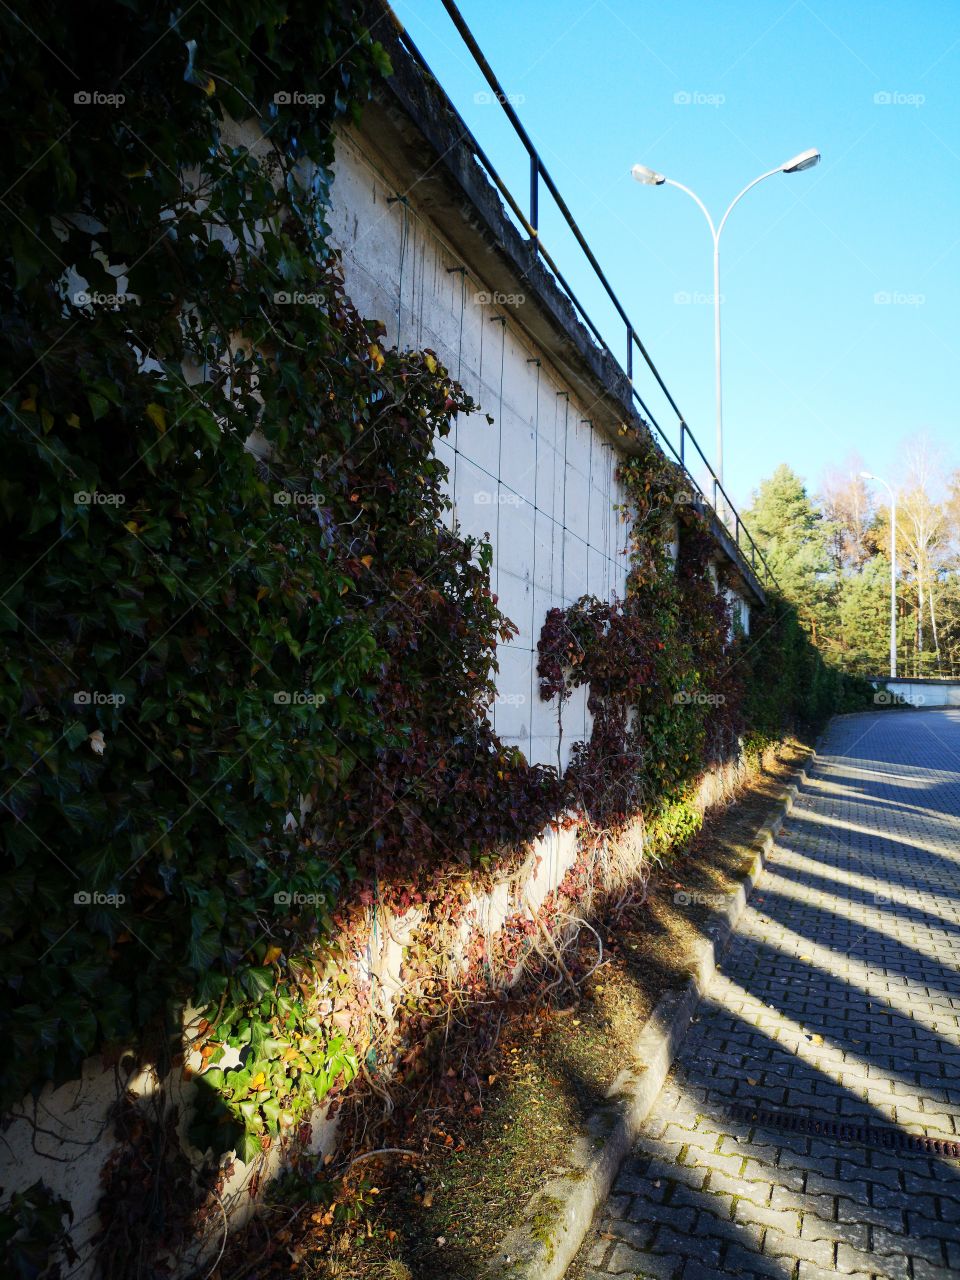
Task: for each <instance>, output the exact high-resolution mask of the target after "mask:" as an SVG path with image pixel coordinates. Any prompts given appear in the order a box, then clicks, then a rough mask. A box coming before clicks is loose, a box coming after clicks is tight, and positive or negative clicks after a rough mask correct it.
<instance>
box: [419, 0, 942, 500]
mask: <svg viewBox="0 0 960 1280" xmlns="http://www.w3.org/2000/svg"><path fill="white" fill-rule="evenodd" d="M394 7H395V9H396V12H397V14H398V16H399V17H400V19H401V21H402V22H403V23H404V25H405V26H406V27H407V28H408V30H409V31H410V34H411V35H412V36H413V38H414V40H415V41H416V42H417V44H418V45H419V47H420V49H421V51H422V52H423V54H424V55H425V57H426V58H427V60H428V62H429V63H430V64H431V66H432V67H433V69H434V71H435V73H436V74H437V77H438V79H439V80H440V82H441V83H442V85H443V86H444V88H445V89H446V91H447V92H448V94H449V95H450V96H451V98H452V99H453V101H454V103H455V104H456V106H457V108H458V110H459V111H460V112H461V114H462V115H463V116H464V117H465V119H466V121H467V123H468V124H469V125H470V127H471V129H472V130H473V131H474V133H475V134H476V135H477V137H478V140H479V141H480V143H481V144H482V145H483V146H484V147H485V149H486V150H487V152H488V154H489V155H490V157H491V159H492V160H493V162H494V163H495V164H496V165H497V167H498V169H499V170H500V172H501V174H502V175H503V177H504V178H505V179H506V180H507V181H508V183H509V185H510V187H511V189H512V190H513V191H514V193H515V194H516V195H517V196H518V197H519V198H520V201H521V203H522V204H523V203H525V199H526V197H525V192H526V190H527V182H528V179H527V168H526V156H525V152H524V151H523V148H522V146H521V144H520V143H519V141H518V139H517V138H516V137H515V135H514V134H513V132H512V129H511V128H510V126H509V125H508V124H507V122H506V120H505V118H504V116H503V113H502V111H501V110H500V108H499V106H498V105H497V104H496V103H495V102H494V103H491V102H489V101H487V100H485V95H484V94H483V90H484V89H485V88H486V86H485V82H484V81H483V79H482V78H481V76H480V72H479V71H478V70H477V68H476V67H475V64H474V63H473V60H472V58H471V57H470V55H469V53H468V51H467V50H466V48H465V46H464V45H463V43H462V41H461V39H460V37H459V35H458V34H457V32H456V30H455V28H454V27H453V24H452V23H451V22H450V20H449V18H448V17H447V15H446V13H445V11H444V9H443V6H442V5H441V3H440V0H394ZM460 8H461V12H462V13H463V15H464V17H465V18H466V20H467V22H468V23H469V24H470V26H471V28H472V30H473V32H474V34H475V36H476V37H477V39H478V41H479V43H480V45H481V47H482V48H483V50H484V52H485V53H486V55H487V57H488V59H489V61H490V63H491V65H492V66H493V68H494V70H495V71H496V72H497V74H498V76H499V78H500V81H501V83H502V85H503V86H504V89H505V90H506V92H507V93H508V94H509V95H511V97H512V98H513V99H514V100H515V102H516V106H517V111H518V113H519V115H520V117H521V119H522V120H523V122H524V124H525V125H526V127H527V129H528V130H529V132H530V134H531V136H532V138H533V140H534V142H535V143H536V144H537V146H538V148H539V149H540V151H541V154H542V156H543V159H544V162H545V164H546V166H547V168H548V169H549V170H550V172H551V174H552V175H553V177H554V180H555V181H556V182H557V184H558V186H559V188H560V190H561V192H562V193H563V194H564V196H565V198H566V200H567V203H568V204H569V205H570V208H571V210H572V211H573V213H574V216H575V217H576V218H577V220H578V222H579V223H580V226H581V228H582V229H583V231H584V233H585V235H586V237H587V239H588V241H589V242H590V244H591V246H592V247H593V250H594V252H595V253H596V255H597V257H598V258H599V260H600V262H601V264H602V265H603V266H604V268H605V270H606V272H607V275H608V277H609V278H610V280H611V282H612V283H613V285H614V288H615V289H616V291H617V293H618V294H619V296H620V298H621V301H622V302H623V303H624V306H625V308H626V310H627V311H628V313H629V314H630V315H631V316H632V317H633V319H634V323H635V324H636V326H637V329H638V331H639V333H640V335H641V337H642V339H643V341H644V343H645V344H646V346H647V348H648V350H649V351H650V353H651V355H652V357H653V359H654V361H655V362H656V364H657V365H658V367H659V369H660V371H661V373H662V374H663V376H664V379H665V381H666V383H667V385H668V386H669V387H670V389H671V391H672V392H673V395H674V397H675V399H676V400H677V401H678V403H679V405H680V407H681V409H682V410H683V412H684V414H685V416H686V418H687V421H688V422H689V423H690V425H691V426H692V428H693V429H694V431H695V432H696V433H697V435H698V437H699V438H700V440H701V443H702V444H703V446H704V449H705V452H707V453H708V456H712V442H713V433H714V407H713V316H712V308H711V305H710V300H711V297H712V287H713V286H712V242H711V240H710V234H709V231H708V228H707V224H706V222H705V220H704V218H703V214H702V213H701V212H700V210H699V209H697V207H696V205H695V204H694V203H693V201H691V200H690V199H689V198H688V197H687V196H685V195H684V194H683V193H682V192H679V191H677V190H675V189H673V188H670V187H642V186H640V185H638V184H637V183H636V182H634V181H633V180H632V179H631V177H630V173H629V170H630V166H631V165H632V164H633V163H634V162H636V161H641V162H644V163H646V164H648V165H650V166H652V167H654V168H656V169H658V170H660V171H662V172H664V173H666V174H667V175H668V176H670V177H671V178H675V179H676V180H677V181H679V182H683V183H684V184H685V185H687V186H689V187H692V188H693V190H694V191H696V192H697V194H698V195H699V196H700V197H701V199H702V200H703V201H704V202H705V203H706V205H707V206H708V208H710V210H711V211H712V212H713V213H714V216H715V219H719V217H720V215H721V214H722V213H723V210H724V209H725V208H726V206H727V204H728V203H729V201H730V200H731V199H732V198H733V197H734V196H735V195H736V194H737V192H738V191H739V190H740V189H741V188H742V187H743V186H745V185H746V184H747V183H748V182H749V181H750V180H751V179H752V178H754V177H756V176H758V175H759V174H760V173H762V172H764V171H765V170H767V169H770V168H773V167H775V166H776V165H778V164H781V163H782V162H783V161H785V160H787V159H789V158H790V157H791V156H792V155H794V154H796V153H797V152H799V151H802V150H804V149H805V148H807V147H818V148H819V149H820V151H821V152H822V154H823V160H822V162H821V164H820V166H819V167H818V168H817V169H814V170H812V171H810V172H807V173H803V174H796V175H792V176H786V175H777V176H775V177H773V178H770V179H768V180H767V181H766V182H764V183H761V184H760V185H759V186H758V187H757V188H756V189H755V190H753V191H751V192H750V193H749V194H748V195H747V196H746V197H745V198H744V200H743V201H742V202H741V203H740V204H739V205H738V206H737V208H736V209H735V211H734V212H733V214H732V215H731V217H730V221H729V222H728V224H727V228H726V230H725V231H724V233H723V239H722V254H721V269H722V278H721V295H722V296H723V299H724V302H723V351H724V428H725V438H726V439H725V442H726V449H725V453H726V457H725V471H726V478H727V488H728V490H729V491H730V492H731V495H732V496H733V498H734V500H735V501H737V502H738V503H744V502H745V501H746V499H747V498H748V496H749V493H750V491H751V489H752V488H753V487H754V486H755V485H756V484H757V483H758V482H759V481H760V479H762V477H763V476H765V475H768V474H769V473H770V472H771V471H772V470H773V468H774V467H775V466H776V465H777V464H778V463H779V462H788V463H789V464H790V465H791V466H793V467H794V468H795V469H796V470H797V471H799V472H800V474H801V475H803V476H804V477H805V478H806V479H807V480H808V482H809V484H810V486H811V488H812V489H816V488H817V486H818V484H819V482H820V480H821V477H822V475H823V473H824V470H825V469H826V468H828V467H830V466H839V465H842V464H843V463H844V461H845V459H846V458H847V456H848V455H849V454H851V453H853V452H856V453H858V454H859V455H860V456H861V457H862V459H863V461H864V462H865V464H866V465H867V467H868V468H869V469H870V470H872V471H876V472H877V473H879V474H881V475H884V476H887V477H888V478H890V479H891V480H896V477H897V475H898V473H899V471H900V470H902V458H903V451H902V449H901V448H900V445H901V442H902V441H903V440H904V439H905V438H906V437H908V436H911V435H914V434H916V433H918V432H923V433H926V434H927V435H928V436H929V437H930V438H931V439H932V440H933V441H934V442H937V443H939V444H940V445H941V446H942V448H943V450H944V453H945V457H946V461H947V463H948V464H950V465H960V410H958V390H957V366H958V355H960V352H958V343H957V336H958V327H957V311H958V303H960V217H958V213H960V128H958V125H960V91H958V88H957V86H958V84H960V5H957V4H956V3H955V0H951V2H946V0H944V2H938V0H922V2H920V3H917V4H914V5H912V6H905V5H903V4H902V3H896V4H894V3H889V2H888V0H879V2H878V0H872V2H871V3H870V4H866V3H865V2H864V0H856V2H854V0H831V3H830V4H827V3H826V0H816V3H815V4H810V3H808V2H807V0H792V2H789V0H784V2H783V3H780V2H779V0H738V3H729V2H728V3H724V4H718V3H713V4H708V3H706V0H674V2H673V3H670V4H667V3H662V4H657V5H648V4H644V5H640V4H638V3H636V0H552V3H550V4H547V3H543V2H541V0H527V2H526V3H517V0H510V3H507V2H506V0H460ZM478 95H479V100H477V97H478ZM877 95H881V96H886V98H888V99H889V100H887V101H883V100H877ZM685 98H687V99H689V100H684V99H685ZM542 210H543V211H542V214H541V231H542V235H543V239H544V242H545V244H547V246H548V247H549V248H551V250H552V251H553V253H554V256H555V257H556V258H557V260H558V262H559V264H560V266H561V268H562V269H563V270H564V272H565V274H566V275H567V276H568V279H569V280H570V283H571V285H572V286H573V288H574V289H575V290H576V291H577V293H578V294H579V296H580V298H581V300H582V301H583V302H584V303H585V305H586V306H587V307H588V310H589V311H590V313H591V314H592V315H593V317H594V319H595V320H596V321H597V323H598V324H599V326H600V328H601V329H602V330H603V331H604V333H605V335H607V338H608V341H609V342H610V345H611V346H612V347H613V349H614V351H615V352H616V353H617V354H618V356H619V355H620V354H621V352H622V350H623V345H624V344H623V338H622V336H621V335H622V326H621V325H620V323H619V321H617V320H616V319H615V316H614V313H613V311H612V309H611V308H610V307H609V305H608V304H607V303H606V299H605V296H604V294H603V292H602V289H601V288H600V286H599V285H598V284H596V283H595V281H594V278H593V276H592V273H591V272H590V269H589V267H588V265H587V264H586V263H585V262H584V261H583V259H582V256H581V255H580V253H579V250H578V249H577V247H576V245H575V244H574V242H573V241H572V239H571V238H570V237H569V235H568V234H567V232H566V229H565V227H564V226H563V224H562V222H561V220H560V219H559V216H557V215H555V213H554V211H553V210H552V208H551V207H550V203H549V201H547V202H545V203H543V205H542ZM678 294H679V295H681V298H682V297H683V296H684V295H689V296H690V298H691V299H693V300H692V301H689V302H685V301H678V300H677V295H678ZM878 295H879V296H880V298H883V297H884V296H886V297H888V298H889V299H890V300H889V301H880V300H878ZM698 299H699V300H698ZM638 385H639V386H640V388H641V392H642V393H643V394H644V396H645V398H646V393H647V392H648V391H650V388H651V385H652V384H651V380H650V379H649V377H641V378H640V380H639V383H638ZM649 403H650V406H651V408H652V409H653V411H654V413H655V414H656V415H657V417H658V418H661V414H660V412H659V410H660V409H661V407H664V406H662V401H658V399H657V396H656V395H655V394H653V392H651V394H650V397H649ZM668 416H669V415H668V414H666V413H664V414H663V415H662V420H664V421H666V420H667V419H668ZM708 446H709V447H708Z"/></svg>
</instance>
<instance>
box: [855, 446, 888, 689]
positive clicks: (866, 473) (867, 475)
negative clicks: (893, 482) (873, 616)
mask: <svg viewBox="0 0 960 1280" xmlns="http://www.w3.org/2000/svg"><path fill="white" fill-rule="evenodd" d="M860 475H861V476H862V478H863V479H864V480H876V482H877V484H882V485H883V487H884V488H885V489H886V491H887V493H889V495H890V675H891V677H892V679H894V680H896V678H897V495H896V494H895V493H894V491H893V489H892V488H891V486H890V485H889V484H887V482H886V480H884V479H882V478H881V477H880V476H875V475H874V474H873V472H871V471H861V472H860Z"/></svg>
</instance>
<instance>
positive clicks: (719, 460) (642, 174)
mask: <svg viewBox="0 0 960 1280" xmlns="http://www.w3.org/2000/svg"><path fill="white" fill-rule="evenodd" d="M819 163H820V152H819V151H817V150H816V148H814V147H811V149H810V150H809V151H801V152H800V154H799V155H798V156H794V157H793V159H792V160H788V161H787V162H786V164H781V165H778V166H777V168H776V169H770V170H769V171H768V172H767V173H761V175H760V177H759V178H754V180H753V181H752V182H750V183H748V184H747V185H746V186H745V187H744V188H743V190H742V191H741V192H740V194H739V195H738V196H737V197H736V199H735V200H732V201H731V202H730V205H729V207H728V208H727V212H726V213H725V214H724V215H723V217H722V218H721V219H720V225H719V227H717V226H714V222H713V218H711V216H710V213H709V211H708V210H707V206H706V205H705V204H704V203H703V201H702V200H701V199H700V197H699V196H698V195H696V194H695V193H694V192H693V191H691V190H690V188H689V187H685V186H684V185H683V183H682V182H674V180H673V178H666V177H664V175H663V174H662V173H657V172H656V170H655V169H648V168H647V166H646V165H645V164H635V165H634V166H633V168H632V169H631V171H630V172H631V173H632V174H633V176H634V178H635V179H636V180H637V182H640V183H642V184H643V185H644V186H646V187H662V186H663V185H664V184H666V185H667V186H668V187H676V188H677V190H678V191H683V192H685V193H686V194H687V195H688V196H689V197H690V198H691V200H695V201H696V203H697V204H698V205H699V206H700V209H701V210H702V212H703V216H704V217H705V218H706V220H707V223H708V224H709V226H710V234H711V235H712V236H713V347H714V362H715V365H716V368H715V380H716V399H717V453H716V462H715V466H716V469H717V479H718V480H719V481H720V483H721V484H723V405H722V392H721V384H720V235H721V233H722V231H723V228H724V226H725V225H726V221H727V219H728V218H729V217H730V214H731V213H732V212H733V208H734V206H735V205H737V204H738V203H739V202H740V201H741V200H742V199H743V197H744V196H745V195H746V194H747V192H748V191H750V190H752V188H753V187H755V186H756V185H757V183H758V182H763V180H764V179H765V178H772V177H773V175H774V174H775V173H803V172H804V170H806V169H812V168H813V167H814V165H816V164H819Z"/></svg>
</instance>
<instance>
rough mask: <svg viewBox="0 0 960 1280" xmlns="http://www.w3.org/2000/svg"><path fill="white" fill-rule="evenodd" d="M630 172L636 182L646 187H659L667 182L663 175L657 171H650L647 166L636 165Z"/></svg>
mask: <svg viewBox="0 0 960 1280" xmlns="http://www.w3.org/2000/svg"><path fill="white" fill-rule="evenodd" d="M630 172H631V173H632V174H633V177H634V180H635V181H636V182H641V183H643V185H644V186H645V187H659V186H662V185H663V183H664V182H666V178H665V177H664V176H663V174H662V173H657V171H656V169H648V168H647V166H646V165H645V164H635V165H634V166H633V168H632V169H631V170H630Z"/></svg>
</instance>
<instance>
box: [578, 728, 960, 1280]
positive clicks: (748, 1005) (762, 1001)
mask: <svg viewBox="0 0 960 1280" xmlns="http://www.w3.org/2000/svg"><path fill="white" fill-rule="evenodd" d="M737 1103H739V1104H740V1105H741V1107H746V1108H749V1107H751V1106H757V1107H764V1108H770V1109H776V1110H779V1111H787V1112H790V1113H792V1114H795V1115H796V1114H801V1113H802V1114H805V1115H809V1116H811V1117H838V1116H843V1117H851V1118H854V1117H855V1118H856V1121H857V1122H859V1123H869V1124H870V1125H876V1126H891V1125H894V1126H898V1127H899V1128H900V1129H902V1130H905V1131H908V1132H910V1133H913V1134H926V1135H931V1136H944V1135H951V1136H955V1135H958V1134H960V711H950V710H943V711H903V712H901V711H892V712H879V713H872V714H868V715H857V716H846V717H843V718H842V719H840V720H836V721H834V723H833V725H832V727H831V729H830V731H829V734H828V737H827V739H826V741H825V743H824V745H823V748H822V750H821V752H820V754H819V756H818V760H817V763H816V766H815V768H814V770H813V774H812V776H811V780H810V782H809V784H808V785H807V786H805V787H804V788H803V790H802V791H801V793H800V796H799V797H798V799H797V803H796V807H795V808H794V810H793V812H792V814H791V815H790V817H789V818H788V819H787V822H786V823H785V825H784V827H783V829H782V831H781V833H780V836H779V838H778V841H777V845H776V847H775V849H774V850H773V853H772V856H771V859H770V862H769V864H768V868H767V870H766V871H765V872H764V874H763V876H762V878H761V880H760V882H759V884H758V886H757V888H756V889H755V890H754V894H753V896H752V897H751V899H750V902H749V905H748V907H747V909H746V910H745V912H744V914H743V916H742V917H741V920H740V923H739V924H738V927H737V931H736V933H735V935H734V937H733V939H732V941H731V944H730V948H729V950H728V951H727V953H726V956H725V958H724V962H723V966H722V971H720V972H718V973H717V975H716V977H715V979H714V981H713V983H712V985H711V988H710V991H709V992H708V995H707V997H706V998H705V999H704V1001H703V1002H702V1003H701V1005H700V1008H699V1010H698V1013H697V1016H696V1018H695V1019H694V1025H693V1026H691V1028H690V1032H689V1034H688V1036H687V1039H686V1040H685V1042H684V1045H683V1048H682V1050H681V1052H680V1055H679V1057H678V1060H677V1062H676V1064H675V1066H674V1069H673V1071H672V1072H671V1073H670V1076H669V1077H668V1079H667V1081H666V1084H665V1086H664V1089H663V1091H662V1093H661V1094H660V1097H659V1098H658V1100H657V1102H656V1103H655V1104H654V1107H653V1110H652V1112H651V1116H650V1119H649V1120H648V1122H647V1125H646V1126H645V1130H644V1133H643V1135H642V1137H641V1139H640V1141H639V1142H638V1143H637V1146H636V1149H635V1151H634V1152H633V1154H632V1156H631V1157H630V1158H629V1159H628V1160H627V1161H626V1163H625V1164H624V1167H623V1168H622V1169H621V1171H620V1174H619V1177H618V1179H617V1181H616V1183H615V1185H614V1188H613V1192H612V1194H611V1196H610V1198H609V1200H608V1202H607V1204H606V1205H605V1207H604V1209H603V1210H602V1212H601V1214H600V1215H599V1218H598V1221H597V1223H596V1224H595V1226H594V1228H593V1231H592V1234H591V1235H590V1236H589V1237H588V1240H587V1242H586V1244H585V1246H584V1250H583V1251H582V1252H581V1255H580V1259H579V1260H578V1263H576V1264H575V1269H576V1270H577V1274H578V1275H582V1277H583V1280H588V1278H589V1280H599V1278H600V1277H607V1276H611V1275H621V1276H626V1277H628V1278H631V1280H632V1277H635V1276H643V1277H658V1278H660V1277H662V1278H663V1280H712V1278H713V1277H722V1276H764V1277H774V1278H775V1280H818V1278H819V1277H825V1276H837V1275H840V1276H852V1277H855V1280H867V1277H874V1276H883V1277H891V1278H893V1280H907V1278H910V1280H927V1278H929V1280H933V1277H947V1276H954V1277H958V1276H960V1160H953V1159H945V1158H941V1157H938V1156H935V1155H933V1156H928V1155H920V1154H915V1153H910V1152H898V1151H889V1150H884V1149H882V1148H881V1147H880V1146H879V1145H873V1146H871V1145H870V1144H864V1143H860V1144H854V1143H851V1142H843V1141H840V1140H829V1141H827V1140H824V1139H822V1138H813V1137H806V1136H799V1135H797V1134H790V1133H788V1132H786V1131H785V1130H784V1129H783V1128H781V1127H780V1126H778V1125H777V1124H775V1123H774V1124H770V1125H769V1127H758V1126H757V1125H756V1124H754V1123H751V1122H750V1120H749V1119H746V1120H743V1119H740V1118H739V1116H740V1115H742V1114H743V1112H742V1111H741V1112H738V1111H737V1109H736V1104H737ZM748 1114H749V1113H748ZM958 1140H960V1139H958ZM584 1257H585V1259H586V1266H585V1268H584V1267H583V1259H584ZM581 1268H583V1269H582V1270H581Z"/></svg>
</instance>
